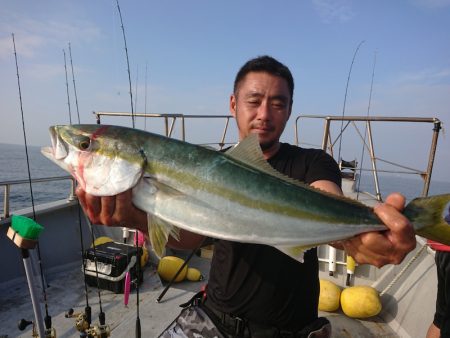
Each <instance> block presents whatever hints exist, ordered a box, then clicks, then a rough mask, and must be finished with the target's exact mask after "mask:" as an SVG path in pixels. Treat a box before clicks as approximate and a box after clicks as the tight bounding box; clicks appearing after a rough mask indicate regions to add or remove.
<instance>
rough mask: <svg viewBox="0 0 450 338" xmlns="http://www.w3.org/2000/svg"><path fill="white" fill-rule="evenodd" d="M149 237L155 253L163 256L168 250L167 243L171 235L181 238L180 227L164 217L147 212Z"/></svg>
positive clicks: (160, 256)
mask: <svg viewBox="0 0 450 338" xmlns="http://www.w3.org/2000/svg"><path fill="white" fill-rule="evenodd" d="M147 223H148V237H149V238H150V244H151V246H152V249H153V251H154V252H155V254H156V255H157V256H158V257H159V258H162V257H163V256H164V254H165V252H166V244H167V241H168V239H169V236H172V237H174V238H175V239H177V240H179V238H180V235H179V229H178V228H176V227H175V226H174V225H172V224H170V223H168V222H166V221H164V220H163V219H161V218H159V217H156V216H154V215H151V214H147Z"/></svg>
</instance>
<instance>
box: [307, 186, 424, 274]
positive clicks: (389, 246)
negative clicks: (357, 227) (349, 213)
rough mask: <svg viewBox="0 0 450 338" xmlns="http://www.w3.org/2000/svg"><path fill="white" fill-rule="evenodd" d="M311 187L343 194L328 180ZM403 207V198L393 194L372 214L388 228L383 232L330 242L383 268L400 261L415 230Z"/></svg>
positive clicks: (360, 260) (412, 241)
mask: <svg viewBox="0 0 450 338" xmlns="http://www.w3.org/2000/svg"><path fill="white" fill-rule="evenodd" d="M311 186H313V187H315V188H318V189H321V190H324V191H327V192H329V193H333V194H336V195H342V190H341V189H340V188H339V187H338V186H337V185H336V184H335V183H334V182H331V181H326V180H319V181H315V182H313V183H311ZM404 207H405V197H404V196H402V195H401V194H399V193H393V194H391V195H389V196H388V197H387V198H386V202H385V203H379V204H377V205H376V206H375V208H374V212H375V214H376V215H377V216H378V217H379V218H380V219H381V221H383V223H384V224H385V225H386V226H387V227H388V228H389V230H386V231H372V232H367V233H364V234H361V235H358V236H355V237H353V238H350V239H348V240H345V241H340V242H337V243H333V246H334V247H336V248H338V249H344V250H345V251H346V252H347V254H349V255H350V256H352V257H353V258H354V259H355V260H356V261H357V262H358V263H359V264H372V265H375V266H376V267H379V268H380V267H382V266H383V265H386V264H399V263H401V261H402V260H403V259H404V258H405V256H406V255H407V254H408V253H409V252H410V251H411V250H413V249H414V248H415V247H416V237H415V234H414V229H413V227H412V225H411V223H410V222H409V220H408V219H407V218H406V217H405V216H403V214H402V213H401V211H402V210H403V208H404Z"/></svg>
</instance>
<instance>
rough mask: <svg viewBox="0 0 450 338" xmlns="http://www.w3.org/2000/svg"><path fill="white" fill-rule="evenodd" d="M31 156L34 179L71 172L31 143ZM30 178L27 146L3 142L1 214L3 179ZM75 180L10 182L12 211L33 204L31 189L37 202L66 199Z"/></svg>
mask: <svg viewBox="0 0 450 338" xmlns="http://www.w3.org/2000/svg"><path fill="white" fill-rule="evenodd" d="M27 151H28V158H29V161H28V162H29V166H30V174H31V178H32V179H38V178H45V177H62V176H68V173H67V172H65V171H64V170H62V169H61V168H60V167H58V166H57V165H56V164H54V163H53V162H51V161H50V160H49V159H47V158H46V157H45V156H44V155H42V154H41V152H40V147H35V146H28V147H27ZM15 180H27V181H28V166H27V159H26V153H25V146H20V145H11V144H1V143H0V215H1V214H3V205H4V204H3V203H4V198H5V190H4V186H2V185H1V183H2V182H6V181H15ZM70 187H71V181H70V180H63V181H54V182H39V183H33V184H32V185H31V188H30V184H29V183H25V184H18V185H12V186H10V207H9V208H10V212H11V211H14V210H18V209H23V208H28V207H31V206H32V199H31V191H33V200H34V203H35V205H38V204H42V203H46V202H50V201H55V200H60V199H65V198H68V197H69V194H70Z"/></svg>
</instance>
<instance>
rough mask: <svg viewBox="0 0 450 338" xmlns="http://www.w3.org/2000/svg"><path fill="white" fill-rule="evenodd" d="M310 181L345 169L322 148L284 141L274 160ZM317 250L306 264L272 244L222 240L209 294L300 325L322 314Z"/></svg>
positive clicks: (231, 307)
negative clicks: (319, 301) (319, 309)
mask: <svg viewBox="0 0 450 338" xmlns="http://www.w3.org/2000/svg"><path fill="white" fill-rule="evenodd" d="M268 162H269V163H270V164H271V165H272V167H274V168H275V169H277V170H278V171H280V172H282V173H284V174H286V175H288V176H290V177H292V178H296V179H298V180H300V181H302V182H305V183H308V184H310V183H312V182H314V181H317V180H329V181H332V182H335V183H336V184H337V185H339V186H340V185H341V178H340V174H339V168H338V166H337V164H336V162H335V161H334V159H333V158H332V157H331V156H329V155H328V154H326V153H325V152H324V151H322V150H318V149H303V148H300V147H296V146H293V145H289V144H286V143H282V144H281V147H280V150H279V151H278V152H277V153H276V154H275V156H273V157H272V158H270V159H269V161H268ZM318 271H319V267H318V259H317V250H316V249H311V250H308V251H307V252H306V253H305V257H304V263H299V262H298V261H296V260H294V259H292V258H291V257H289V256H287V255H286V254H284V253H282V252H281V251H279V250H277V249H275V248H274V247H271V246H268V245H260V244H249V243H239V242H230V241H225V240H218V241H216V242H215V245H214V255H213V260H212V263H211V271H210V277H209V282H208V291H207V292H208V299H209V300H210V304H211V303H212V304H211V305H212V306H213V307H215V308H216V309H217V310H220V311H223V312H226V313H230V314H234V315H236V316H239V317H242V318H246V319H248V320H250V321H254V322H257V323H261V324H264V325H270V326H276V327H279V328H282V329H286V330H299V329H301V328H303V327H304V326H306V325H307V324H309V323H310V322H311V321H313V320H315V319H316V318H317V306H318V299H319V289H320V288H319V278H318Z"/></svg>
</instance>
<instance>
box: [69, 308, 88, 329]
mask: <svg viewBox="0 0 450 338" xmlns="http://www.w3.org/2000/svg"><path fill="white" fill-rule="evenodd" d="M64 317H66V318H75V328H76V329H77V330H78V331H79V332H86V330H87V329H89V326H90V324H89V320H88V315H87V314H86V312H74V310H73V309H72V308H71V309H69V311H67V312H66V314H65V315H64Z"/></svg>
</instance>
